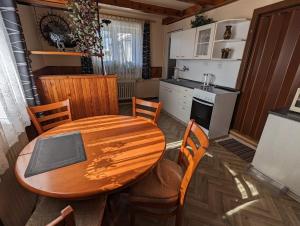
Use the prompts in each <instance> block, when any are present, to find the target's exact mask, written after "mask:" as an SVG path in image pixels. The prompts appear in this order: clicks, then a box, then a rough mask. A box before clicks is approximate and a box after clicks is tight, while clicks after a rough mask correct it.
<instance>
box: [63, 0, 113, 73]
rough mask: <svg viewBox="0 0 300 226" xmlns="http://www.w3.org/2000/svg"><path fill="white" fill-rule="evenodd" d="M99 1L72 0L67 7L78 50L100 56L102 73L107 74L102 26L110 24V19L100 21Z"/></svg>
mask: <svg viewBox="0 0 300 226" xmlns="http://www.w3.org/2000/svg"><path fill="white" fill-rule="evenodd" d="M98 3H99V0H96V1H93V0H70V1H69V2H68V4H67V7H68V10H69V12H68V15H69V16H70V21H71V27H72V38H73V40H76V42H77V46H76V48H77V50H78V51H80V52H85V53H89V54H90V55H94V56H99V58H100V61H101V70H102V74H105V70H104V64H103V45H102V36H101V27H103V26H104V24H105V25H108V24H109V23H110V21H109V20H102V21H100V15H99V7H100V6H99V4H98Z"/></svg>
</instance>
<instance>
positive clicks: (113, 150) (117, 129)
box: [15, 115, 165, 199]
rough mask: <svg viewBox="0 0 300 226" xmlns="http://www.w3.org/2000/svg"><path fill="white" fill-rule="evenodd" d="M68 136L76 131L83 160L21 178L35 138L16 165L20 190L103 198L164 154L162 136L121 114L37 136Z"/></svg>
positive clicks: (86, 120)
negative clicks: (98, 195)
mask: <svg viewBox="0 0 300 226" xmlns="http://www.w3.org/2000/svg"><path fill="white" fill-rule="evenodd" d="M72 131H80V132H81V136H82V139H83V143H84V148H85V152H86V156H87V160H86V161H83V162H80V163H76V164H73V165H69V166H65V167H63V168H59V169H55V170H51V171H48V172H45V173H41V174H38V175H34V176H31V177H27V178H25V177H24V173H25V171H26V168H27V166H28V163H29V160H30V157H31V154H32V151H33V148H34V145H35V143H36V140H37V139H35V140H33V141H32V142H30V143H29V144H28V145H27V146H26V147H25V148H24V149H23V150H22V152H21V153H20V155H19V157H18V159H17V162H16V167H15V172H16V176H17V179H18V181H19V182H20V183H21V185H23V186H24V187H25V188H27V189H28V190H30V191H32V192H34V193H37V194H39V195H44V196H49V197H55V198H66V199H78V198H85V197H89V196H93V195H96V194H99V193H107V192H111V191H114V190H117V189H120V188H122V187H125V186H126V185H129V184H130V183H133V182H135V181H137V180H138V179H139V178H140V177H142V176H143V175H144V174H145V173H147V172H148V171H149V170H151V169H152V167H154V166H155V164H156V163H157V162H158V161H159V160H160V159H161V157H162V155H163V153H164V150H165V137H164V135H163V133H162V131H161V130H160V129H159V128H158V127H156V126H155V125H153V124H152V123H150V122H149V121H146V120H145V119H142V118H135V117H130V116H121V115H107V116H97V117H90V118H84V119H80V120H76V121H73V122H70V123H66V124H63V125H61V126H58V127H56V128H54V129H52V130H49V131H47V132H45V133H44V134H42V135H41V136H40V137H47V136H51V135H54V134H61V133H67V132H72ZM62 151H63V150H62Z"/></svg>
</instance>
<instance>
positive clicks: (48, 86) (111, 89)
mask: <svg viewBox="0 0 300 226" xmlns="http://www.w3.org/2000/svg"><path fill="white" fill-rule="evenodd" d="M37 87H38V92H39V94H40V95H41V99H42V103H43V104H48V103H53V102H57V101H61V100H65V99H67V98H68V99H70V102H71V112H72V117H73V119H78V118H84V117H89V116H96V115H104V114H118V113H119V110H118V93H117V77H116V76H92V75H86V76H41V77H39V78H37Z"/></svg>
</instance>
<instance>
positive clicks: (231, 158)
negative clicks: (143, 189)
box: [105, 106, 300, 226]
mask: <svg viewBox="0 0 300 226" xmlns="http://www.w3.org/2000/svg"><path fill="white" fill-rule="evenodd" d="M121 113H123V114H130V106H122V107H121ZM158 125H159V127H160V128H161V129H162V130H163V132H164V133H165V135H166V138H167V142H168V145H167V147H168V148H167V151H166V156H165V157H166V158H169V159H173V160H175V159H176V156H177V153H178V150H177V149H176V148H175V146H176V145H175V146H174V145H172V144H174V143H176V142H177V141H180V140H181V139H182V135H183V132H184V129H185V127H184V126H183V125H181V124H180V123H178V122H177V121H176V120H174V119H172V118H171V117H169V116H168V115H166V114H165V113H162V114H161V117H160V120H159V123H158ZM178 143H180V142H177V144H178ZM172 146H174V147H172ZM122 197H123V196H122V195H121V196H120V195H118V194H116V195H112V196H111V199H112V201H114V199H115V200H117V201H118V205H116V206H115V207H114V208H115V209H114V211H113V212H114V214H112V213H106V216H105V224H107V223H108V222H110V225H118V226H119V225H120V226H123V225H124V226H127V225H129V222H128V206H127V203H126V197H125V196H124V198H122ZM184 211H185V213H184V224H183V225H184V226H300V203H298V202H296V201H294V200H293V199H291V198H289V197H288V196H287V195H285V194H282V193H281V192H280V191H278V190H276V189H275V188H273V187H271V186H270V185H268V184H266V183H265V182H263V181H260V180H258V179H256V178H255V177H253V176H252V175H251V174H250V172H249V164H248V163H247V162H245V161H244V160H242V159H240V158H239V157H238V156H236V155H234V154H233V153H231V152H229V151H227V150H226V149H225V148H224V147H222V146H220V145H219V144H217V143H214V142H212V143H211V144H210V147H209V150H208V153H207V155H206V156H205V157H204V159H203V160H202V161H201V162H200V165H199V167H198V169H197V172H196V173H195V175H194V176H193V178H192V181H191V184H190V187H189V190H188V195H187V199H186V205H185V210H184ZM116 213H118V214H116ZM171 225H174V220H173V219H159V218H151V217H144V216H138V217H137V222H136V226H171Z"/></svg>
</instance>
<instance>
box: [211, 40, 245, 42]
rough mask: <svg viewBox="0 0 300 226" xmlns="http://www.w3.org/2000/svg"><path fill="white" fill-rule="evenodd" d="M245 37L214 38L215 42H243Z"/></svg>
mask: <svg viewBox="0 0 300 226" xmlns="http://www.w3.org/2000/svg"><path fill="white" fill-rule="evenodd" d="M245 41H246V39H220V40H215V42H245Z"/></svg>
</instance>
